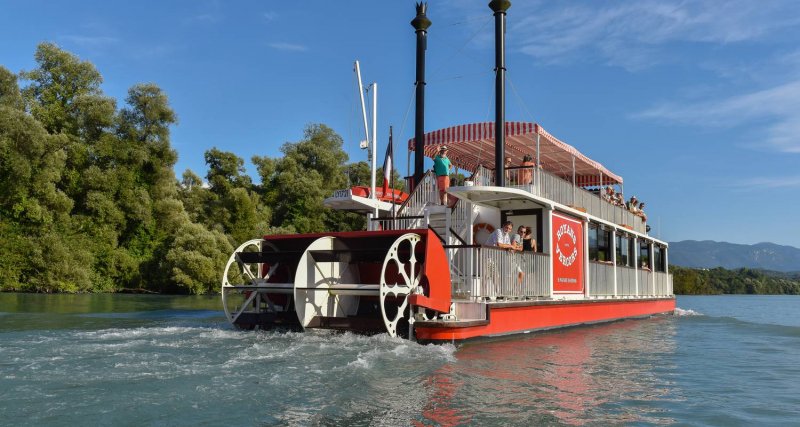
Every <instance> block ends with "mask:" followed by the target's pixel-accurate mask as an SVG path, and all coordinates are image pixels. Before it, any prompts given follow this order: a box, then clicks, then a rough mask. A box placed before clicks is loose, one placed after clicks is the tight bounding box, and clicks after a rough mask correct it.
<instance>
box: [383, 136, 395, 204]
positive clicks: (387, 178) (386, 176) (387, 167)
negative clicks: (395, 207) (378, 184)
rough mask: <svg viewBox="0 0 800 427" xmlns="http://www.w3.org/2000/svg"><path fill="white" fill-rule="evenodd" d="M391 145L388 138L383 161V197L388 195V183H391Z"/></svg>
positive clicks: (392, 155)
mask: <svg viewBox="0 0 800 427" xmlns="http://www.w3.org/2000/svg"><path fill="white" fill-rule="evenodd" d="M393 145H394V144H393V143H392V141H391V138H390V139H389V145H388V146H387V147H386V157H385V158H384V159H383V197H386V196H387V195H388V194H389V183H390V182H392V168H393V167H394V165H393V164H392V157H394V154H393V153H392V146H393Z"/></svg>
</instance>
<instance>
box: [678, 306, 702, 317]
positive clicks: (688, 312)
mask: <svg viewBox="0 0 800 427" xmlns="http://www.w3.org/2000/svg"><path fill="white" fill-rule="evenodd" d="M675 316H704V314H703V313H700V312H699V311H694V310H692V309H688V310H684V309H682V308H679V307H675Z"/></svg>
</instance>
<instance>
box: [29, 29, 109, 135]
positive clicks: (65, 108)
mask: <svg viewBox="0 0 800 427" xmlns="http://www.w3.org/2000/svg"><path fill="white" fill-rule="evenodd" d="M34 57H35V59H36V62H37V63H38V65H39V67H38V68H36V69H34V70H32V71H23V72H22V73H21V75H22V78H24V79H26V80H31V84H30V85H28V86H27V87H26V88H25V89H24V90H23V91H22V94H23V97H24V99H25V103H26V104H27V107H28V110H29V111H30V113H31V114H32V115H33V117H34V118H36V119H37V120H38V121H39V122H41V123H42V125H43V126H44V128H45V129H47V131H48V132H49V133H52V134H57V133H62V132H64V133H68V134H73V135H74V134H78V128H79V123H80V119H79V116H80V114H79V106H80V105H81V103H82V102H81V101H80V100H81V98H82V97H97V96H100V95H101V93H100V84H101V83H102V82H103V78H102V77H101V76H100V73H99V72H98V71H97V69H96V68H95V67H94V65H92V64H91V63H90V62H87V61H81V60H80V59H78V57H76V56H75V55H73V54H71V53H69V52H66V51H64V50H61V49H60V48H59V47H58V46H56V45H55V44H53V43H41V44H39V46H37V48H36V54H35V56H34Z"/></svg>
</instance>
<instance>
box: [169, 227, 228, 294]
mask: <svg viewBox="0 0 800 427" xmlns="http://www.w3.org/2000/svg"><path fill="white" fill-rule="evenodd" d="M232 252H233V246H231V244H230V242H228V239H227V238H226V237H225V235H224V234H222V233H220V232H218V231H209V230H207V229H205V228H204V227H203V226H201V225H199V224H186V225H185V226H183V227H181V229H180V230H178V233H177V235H176V237H175V240H174V241H173V242H172V244H171V245H170V249H169V251H168V252H167V255H166V263H167V266H168V268H169V271H170V276H171V277H170V278H171V279H172V280H173V281H174V282H175V283H177V284H178V285H179V286H181V287H184V288H186V289H188V290H189V291H190V292H191V293H193V294H205V293H209V292H219V290H220V287H221V282H220V277H222V271H223V269H224V268H225V263H226V262H227V260H228V257H229V256H230V254H231V253H232Z"/></svg>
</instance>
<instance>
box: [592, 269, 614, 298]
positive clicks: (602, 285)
mask: <svg viewBox="0 0 800 427" xmlns="http://www.w3.org/2000/svg"><path fill="white" fill-rule="evenodd" d="M589 295H590V296H614V264H611V263H605V262H594V261H590V262H589Z"/></svg>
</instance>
